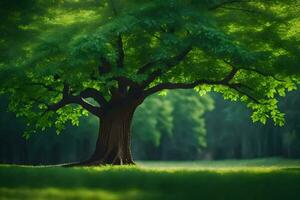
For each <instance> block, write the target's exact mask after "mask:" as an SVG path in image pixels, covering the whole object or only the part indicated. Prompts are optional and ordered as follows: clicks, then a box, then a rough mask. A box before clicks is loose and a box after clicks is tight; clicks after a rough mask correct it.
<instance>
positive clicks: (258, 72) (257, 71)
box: [223, 60, 284, 82]
mask: <svg viewBox="0 0 300 200" xmlns="http://www.w3.org/2000/svg"><path fill="white" fill-rule="evenodd" d="M223 61H224V62H225V63H226V64H228V65H230V66H231V67H232V68H235V67H234V66H233V64H232V63H230V62H229V61H226V60H223ZM238 69H242V70H246V71H252V72H255V73H257V74H259V75H261V76H265V77H271V78H273V79H274V80H276V81H279V82H284V80H280V79H278V78H276V77H275V76H274V75H272V74H267V73H265V72H262V71H260V70H258V69H255V68H246V67H239V68H238Z"/></svg>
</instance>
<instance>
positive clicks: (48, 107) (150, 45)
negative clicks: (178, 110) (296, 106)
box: [0, 0, 299, 165]
mask: <svg viewBox="0 0 300 200" xmlns="http://www.w3.org/2000/svg"><path fill="white" fill-rule="evenodd" d="M29 2H31V3H32V4H33V5H34V7H36V8H43V12H41V13H37V12H34V11H32V12H30V11H28V12H29V13H30V14H31V16H32V17H30V20H28V23H26V24H24V23H22V25H19V26H15V24H14V22H16V20H12V23H6V24H4V25H5V26H8V27H11V26H12V30H16V31H15V32H17V31H19V30H22V31H25V32H26V33H27V34H26V36H27V37H26V38H27V40H22V41H20V42H18V43H17V44H16V45H13V44H12V45H9V46H7V45H5V47H6V48H9V49H16V50H20V51H14V52H17V53H16V54H14V55H13V56H10V57H9V59H3V60H1V64H0V69H1V74H0V78H1V93H3V94H7V95H8V96H9V98H10V105H9V109H10V110H11V111H14V112H16V113H17V115H18V116H21V117H25V118H26V119H27V121H28V124H27V125H28V130H27V131H26V132H25V136H26V137H28V136H29V135H30V133H33V132H35V131H36V130H37V129H41V130H44V129H46V128H49V127H51V126H55V127H56V129H57V131H58V132H60V131H61V130H62V129H63V128H64V126H65V124H66V123H67V122H68V121H71V123H72V124H73V125H78V123H79V121H78V118H79V117H80V116H85V115H87V114H88V112H89V113H91V114H93V115H95V116H97V117H98V118H99V121H100V131H99V138H98V141H97V144H96V150H95V152H94V154H93V155H92V157H91V158H90V159H88V160H87V161H85V162H83V163H82V164H87V165H97V164H132V163H133V160H132V156H131V152H130V125H131V121H132V116H133V114H134V112H135V110H136V108H137V107H138V106H139V105H140V104H142V102H143V101H144V99H146V98H147V97H148V96H150V95H152V94H154V93H157V92H160V91H162V90H170V89H189V88H195V89H196V90H197V91H199V93H200V94H203V93H205V92H206V91H210V90H213V91H216V92H220V93H222V94H223V96H224V97H225V98H229V99H231V100H240V101H242V102H244V103H246V104H247V105H248V106H249V107H250V108H251V109H252V110H253V111H254V112H253V115H252V118H253V120H254V121H261V122H263V123H264V122H265V121H266V119H267V118H272V119H273V121H274V122H275V123H276V124H279V125H283V114H282V113H281V112H280V111H278V108H277V100H276V98H277V96H278V95H284V93H285V90H286V89H288V90H292V89H295V88H296V84H297V82H298V78H297V77H298V76H297V74H299V73H298V71H297V69H296V66H297V64H298V58H297V55H299V48H298V47H299V40H298V39H297V33H298V32H297V29H295V28H294V27H295V26H298V25H299V23H298V22H299V18H297V12H298V11H299V7H297V5H296V4H299V2H297V1H293V0H288V1H286V0H285V1H283V0H282V1H267V0H266V1H262V0H251V1H247V0H245V1H231V0H230V1H229V0H215V1H207V0H201V1H194V0H166V1H157V0H154V1H153V0H152V1H150V0H148V1H147V0H145V1H137V0H136V1H134V0H130V1H126V0H122V1H116V0H106V1H105V0H103V1H97V0H90V1H78V0H77V1H72V0H70V1H60V0H56V1H51V2H50V1H46V2H47V3H48V4H47V3H45V1H44V2H41V1H38V0H36V1H34V0H32V1H29ZM42 4H43V6H41V5H42ZM297 9H298V10H297ZM25 10H26V9H25ZM11 13H15V10H14V9H12V10H11V12H10V13H9V14H6V15H5V16H6V18H10V19H11V18H12V19H18V17H19V16H14V15H13V14H12V15H11ZM20 13H22V12H20ZM25 13H27V12H25ZM237 16H239V17H238V18H237ZM4 21H9V20H4ZM12 33H14V32H12ZM28 34H29V35H30V38H29V39H28ZM7 41H11V37H8V38H7V37H1V45H2V44H8V43H7ZM187 114H188V113H187Z"/></svg>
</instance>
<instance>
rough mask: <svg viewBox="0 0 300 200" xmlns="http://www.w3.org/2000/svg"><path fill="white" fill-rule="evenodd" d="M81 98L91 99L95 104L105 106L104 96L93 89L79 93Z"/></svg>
mask: <svg viewBox="0 0 300 200" xmlns="http://www.w3.org/2000/svg"><path fill="white" fill-rule="evenodd" d="M79 96H80V97H81V98H90V97H91V98H93V99H94V100H95V101H97V103H98V104H99V105H101V106H105V105H106V104H107V101H106V99H105V98H104V96H103V95H102V94H101V93H100V92H99V91H98V90H96V89H94V88H87V89H85V90H84V91H82V92H80V95H79Z"/></svg>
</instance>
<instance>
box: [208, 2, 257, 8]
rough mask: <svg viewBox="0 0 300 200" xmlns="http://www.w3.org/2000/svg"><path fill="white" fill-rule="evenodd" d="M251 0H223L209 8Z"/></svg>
mask: <svg viewBox="0 0 300 200" xmlns="http://www.w3.org/2000/svg"><path fill="white" fill-rule="evenodd" d="M249 2H251V0H248V1H247V0H229V1H223V2H222V3H219V4H216V5H214V6H212V7H210V8H208V10H216V9H218V8H221V7H223V6H225V5H228V4H235V3H249Z"/></svg>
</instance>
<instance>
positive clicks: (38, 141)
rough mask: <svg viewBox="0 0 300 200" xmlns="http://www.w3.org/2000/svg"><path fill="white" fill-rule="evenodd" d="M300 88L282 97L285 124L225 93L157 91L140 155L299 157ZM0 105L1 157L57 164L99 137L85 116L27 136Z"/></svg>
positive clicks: (143, 120) (142, 118)
mask: <svg viewBox="0 0 300 200" xmlns="http://www.w3.org/2000/svg"><path fill="white" fill-rule="evenodd" d="M299 100H300V92H299V91H295V92H292V93H289V94H288V95H287V97H286V98H284V99H281V100H280V107H281V110H282V111H284V112H285V114H286V116H285V117H286V124H285V126H284V127H279V126H274V125H273V123H272V122H268V121H267V123H266V124H265V125H263V124H260V123H253V122H252V121H251V118H250V111H249V110H248V109H247V108H246V106H245V105H243V104H240V103H232V102H229V101H224V100H223V98H222V97H221V96H220V95H217V94H209V95H204V96H199V94H198V93H197V92H195V91H194V90H178V91H171V92H168V93H166V94H165V93H160V94H158V95H153V96H151V97H150V98H149V99H147V100H146V101H145V102H144V103H143V104H142V106H141V107H140V108H139V109H138V110H137V111H136V113H135V116H134V121H133V126H132V153H133V155H134V158H135V160H198V159H246V158H261V157H271V156H272V157H273V156H280V157H286V158H300V124H299V119H300V110H299V105H297V102H299ZM6 107H7V100H6V99H5V98H2V99H1V107H0V110H1V111H0V162H1V163H7V162H9V163H23V164H55V163H63V162H74V161H79V160H84V159H86V158H88V157H89V156H90V155H91V154H92V152H93V150H94V146H95V145H94V144H95V142H96V138H97V132H98V121H97V119H96V118H93V117H92V116H89V117H85V118H82V119H81V122H80V124H79V126H78V127H72V126H71V125H70V126H69V127H68V128H67V129H66V130H65V131H63V132H62V133H60V134H59V135H57V134H56V132H55V130H54V129H53V130H48V131H44V132H41V133H36V134H35V135H32V136H31V137H30V139H29V140H26V139H24V138H23V137H22V133H23V131H24V127H25V124H24V122H22V120H21V119H18V118H16V117H15V115H14V114H12V113H7V109H6Z"/></svg>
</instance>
